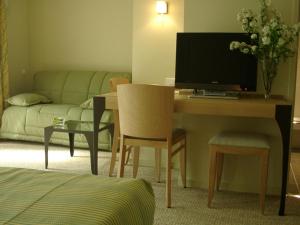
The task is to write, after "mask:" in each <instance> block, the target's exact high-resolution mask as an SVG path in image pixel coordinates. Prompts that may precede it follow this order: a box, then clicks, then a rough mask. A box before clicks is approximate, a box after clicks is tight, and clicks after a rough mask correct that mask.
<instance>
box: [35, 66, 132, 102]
mask: <svg viewBox="0 0 300 225" xmlns="http://www.w3.org/2000/svg"><path fill="white" fill-rule="evenodd" d="M112 77H126V78H128V79H129V80H131V74H130V73H122V72H104V71H98V72H92V71H76V72H72V71H67V72H57V71H47V72H38V73H36V74H35V75H34V85H33V86H34V88H33V91H34V92H37V93H39V94H43V95H45V96H47V97H48V98H50V99H51V100H53V103H58V104H61V103H62V104H75V105H80V104H81V103H82V102H84V101H85V100H87V99H89V98H91V97H93V96H95V95H99V94H103V93H107V92H109V91H110V87H109V80H110V79H111V78H112Z"/></svg>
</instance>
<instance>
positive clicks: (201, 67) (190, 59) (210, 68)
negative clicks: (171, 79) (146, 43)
mask: <svg viewBox="0 0 300 225" xmlns="http://www.w3.org/2000/svg"><path fill="white" fill-rule="evenodd" d="M231 41H244V42H247V43H249V41H250V38H249V37H248V35H247V34H245V33H178V34H177V46H176V72H175V86H176V87H177V88H193V89H206V90H224V91H255V90H256V80H257V60H256V58H255V57H254V56H253V55H250V54H247V55H246V54H243V53H241V52H240V51H239V50H234V51H231V50H230V48H229V46H230V43H231Z"/></svg>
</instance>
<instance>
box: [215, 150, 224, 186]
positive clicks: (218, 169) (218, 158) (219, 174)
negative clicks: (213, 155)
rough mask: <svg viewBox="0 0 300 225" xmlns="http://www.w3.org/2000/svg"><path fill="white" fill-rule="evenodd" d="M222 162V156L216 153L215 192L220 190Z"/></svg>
mask: <svg viewBox="0 0 300 225" xmlns="http://www.w3.org/2000/svg"><path fill="white" fill-rule="evenodd" d="M223 161H224V154H223V153H218V154H217V172H216V173H217V178H216V179H217V191H219V190H220V184H221V178H222V172H223Z"/></svg>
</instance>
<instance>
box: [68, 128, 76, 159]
mask: <svg viewBox="0 0 300 225" xmlns="http://www.w3.org/2000/svg"><path fill="white" fill-rule="evenodd" d="M74 136H75V134H74V133H69V143H70V155H71V157H73V156H74Z"/></svg>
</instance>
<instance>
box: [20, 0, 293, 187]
mask: <svg viewBox="0 0 300 225" xmlns="http://www.w3.org/2000/svg"><path fill="white" fill-rule="evenodd" d="M15 1H16V0H15ZM20 1H23V0H19V1H18V2H19V4H20ZM28 1H29V25H30V29H29V30H30V35H29V37H30V38H29V49H30V52H29V56H30V57H29V59H30V68H31V70H32V71H36V70H40V69H69V68H71V69H108V70H110V69H112V70H127V71H130V70H132V72H133V81H134V82H135V83H159V84H162V83H163V82H164V78H165V77H172V76H174V73H175V72H174V71H175V52H176V48H175V44H176V32H179V31H240V25H239V24H238V22H237V21H236V14H237V12H238V11H239V9H240V8H244V7H251V8H256V9H257V8H258V7H257V2H258V0H257V1H256V0H255V1H247V0H227V1H226V3H225V2H224V1H223V0H185V1H184V0H169V1H168V2H169V6H170V8H169V14H168V15H166V16H163V17H160V16H157V15H156V13H155V1H154V0H132V1H130V0H106V1H105V0H28ZM16 2H17V1H16ZM273 2H274V6H275V7H276V8H279V9H280V11H281V12H282V15H283V17H284V19H285V20H286V21H288V22H291V21H295V18H297V17H296V16H297V10H296V9H297V8H298V7H297V4H298V0H286V1H281V0H273ZM25 8H26V7H25ZM25 18H26V16H25ZM25 24H26V23H25ZM15 26H16V25H15ZM14 32H17V29H16V30H15V31H14ZM24 33H26V31H24ZM24 46H26V45H24ZM24 49H25V50H26V47H25V48H24ZM25 50H24V51H22V52H24V53H26V52H28V49H27V50H26V51H25ZM24 55H26V54H24ZM23 58H24V57H23ZM16 68H17V67H16ZM294 69H295V62H294V61H293V60H289V61H288V63H286V64H285V65H284V66H282V67H281V68H280V74H279V77H278V78H277V79H276V81H275V84H274V93H280V94H284V95H286V96H287V97H289V98H290V99H293V97H294V82H295V76H294V74H295V73H294ZM259 90H262V89H261V85H260V83H259ZM220 110H222V109H220ZM175 122H176V124H177V125H178V126H181V127H184V128H185V129H186V130H187V132H188V180H189V183H190V184H191V185H193V186H198V187H202V188H206V187H207V180H208V179H207V174H208V161H209V158H208V146H207V142H208V140H209V138H210V137H212V136H213V135H214V134H215V133H217V132H218V131H220V130H225V129H234V130H248V131H249V130H250V131H259V132H262V133H266V134H268V135H269V136H270V141H271V145H272V151H271V157H270V159H271V160H270V167H269V169H270V170H269V171H270V173H269V174H270V175H269V192H270V193H278V191H279V189H280V176H281V144H280V141H279V140H280V139H279V138H280V134H279V131H278V127H277V125H276V124H275V123H274V121H271V120H262V119H261V120H259V119H242V118H233V117H208V116H196V115H187V114H180V115H175ZM153 158H154V152H149V153H146V154H145V153H143V156H142V158H141V161H142V162H141V163H142V164H144V165H146V164H147V165H148V164H153ZM224 169H225V171H224V179H223V183H222V185H223V187H225V188H228V189H231V190H243V191H249V192H253V191H257V190H258V181H259V176H258V171H259V162H258V161H257V160H256V159H255V158H253V159H248V158H241V157H226V159H225V168H224Z"/></svg>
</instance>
